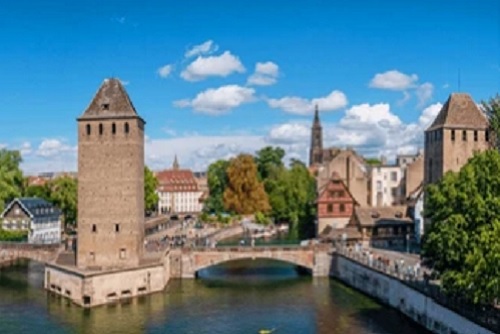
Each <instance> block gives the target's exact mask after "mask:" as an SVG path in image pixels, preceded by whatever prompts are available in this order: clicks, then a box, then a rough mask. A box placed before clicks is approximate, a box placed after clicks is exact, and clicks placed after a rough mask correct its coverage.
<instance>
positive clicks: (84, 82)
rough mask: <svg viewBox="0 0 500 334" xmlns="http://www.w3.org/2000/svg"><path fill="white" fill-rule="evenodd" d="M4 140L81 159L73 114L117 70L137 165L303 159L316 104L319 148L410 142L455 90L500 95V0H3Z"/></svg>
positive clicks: (27, 152)
mask: <svg viewBox="0 0 500 334" xmlns="http://www.w3.org/2000/svg"><path fill="white" fill-rule="evenodd" d="M0 15H1V16H0V46H1V50H2V51H1V52H0V102H1V103H0V115H1V120H2V121H1V122H0V146H6V147H7V148H11V149H21V150H22V153H23V158H24V163H23V169H24V170H25V171H26V172H27V173H37V172H44V171H58V170H76V121H75V119H76V118H77V117H78V116H79V115H80V114H81V113H82V112H83V110H84V109H85V108H86V107H87V105H88V103H89V102H90V100H91V98H92V96H93V94H95V92H96V90H97V89H98V87H99V85H100V84H101V83H102V81H103V80H104V79H105V78H107V77H118V78H120V80H122V82H123V83H124V84H125V87H126V89H127V91H128V93H129V95H130V97H131V98H132V101H133V102H134V105H135V107H136V109H137V111H138V112H139V114H140V115H141V116H142V117H143V118H144V119H145V120H146V121H147V127H146V133H147V141H146V162H147V163H148V164H149V165H150V166H151V167H153V168H154V169H161V168H165V167H167V166H169V165H170V164H171V162H172V159H173V156H174V154H177V155H178V156H179V159H180V162H181V165H184V166H186V167H191V168H194V169H197V170H201V169H204V168H205V167H206V166H207V164H208V163H210V162H211V161H213V160H215V159H217V158H227V157H230V156H232V155H234V154H237V153H239V152H254V151H255V150H257V149H259V148H260V147H262V146H265V145H280V146H283V147H284V148H286V150H287V152H288V156H287V157H298V158H301V159H303V160H304V161H306V160H307V148H308V145H309V128H310V125H311V120H312V116H311V115H312V111H313V105H314V104H318V105H319V108H320V111H321V119H322V122H323V124H324V137H325V138H324V141H325V144H326V145H327V146H328V145H335V146H340V147H346V146H350V147H354V148H356V149H357V150H359V151H360V152H361V153H362V154H365V155H368V156H378V155H380V154H385V155H388V156H393V155H394V154H396V153H397V152H412V151H416V150H417V149H418V148H419V147H421V144H422V137H423V133H422V131H423V129H425V127H426V126H427V125H428V123H429V122H430V121H432V119H433V117H434V116H435V115H436V113H437V112H438V111H439V108H440V106H441V104H442V103H444V102H445V101H446V99H447V97H448V96H449V94H450V93H452V92H454V91H458V89H459V87H458V76H459V75H458V73H459V69H460V78H461V80H460V82H461V84H460V86H461V87H460V91H463V92H468V93H470V94H471V95H472V96H473V98H474V99H475V100H476V101H477V102H479V101H481V100H484V99H488V98H490V97H492V96H493V95H495V94H496V93H498V92H499V91H500V3H499V2H498V1H495V0H476V1H461V0H458V1H457V0H455V1H451V0H441V1H427V0H424V1H380V2H377V3H375V2H373V1H352V2H344V1H342V2H340V1H338V2H337V1H260V0H254V1H246V2H244V1H212V2H206V1H204V2H200V1H140V2H139V1H132V0H130V1H95V0H90V1H89V0H87V1H80V2H74V1H71V2H68V1H43V4H41V2H39V1H25V0H18V1H15V2H7V1H4V2H3V4H2V11H1V13H0Z"/></svg>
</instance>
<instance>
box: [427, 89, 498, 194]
mask: <svg viewBox="0 0 500 334" xmlns="http://www.w3.org/2000/svg"><path fill="white" fill-rule="evenodd" d="M488 128H489V125H488V119H487V118H486V116H485V115H484V113H483V112H482V111H481V110H479V108H478V107H477V105H476V103H475V102H474V100H472V98H471V97H470V95H469V94H465V93H453V94H451V95H450V97H449V98H448V100H447V101H446V103H445V104H444V106H443V108H442V109H441V111H440V112H439V114H438V115H437V116H436V119H435V120H434V122H433V123H432V124H431V126H430V127H429V128H428V129H427V130H426V131H425V151H424V163H425V165H424V184H429V183H435V182H437V181H439V180H440V179H441V177H442V176H443V175H444V174H445V173H446V172H447V171H450V170H451V171H454V172H457V171H459V170H460V169H461V168H462V166H463V165H465V164H466V163H467V161H468V160H469V159H470V158H471V157H472V156H473V154H474V152H478V151H484V150H487V149H488V148H489V140H490V138H489V132H488Z"/></svg>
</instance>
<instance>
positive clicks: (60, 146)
mask: <svg viewBox="0 0 500 334" xmlns="http://www.w3.org/2000/svg"><path fill="white" fill-rule="evenodd" d="M75 151H76V147H72V146H70V145H68V144H65V143H64V142H63V141H61V140H59V139H44V140H42V142H41V143H40V145H39V146H38V149H37V151H36V155H38V156H41V157H45V158H49V157H53V156H56V155H60V154H61V153H65V152H75Z"/></svg>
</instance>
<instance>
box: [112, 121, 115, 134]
mask: <svg viewBox="0 0 500 334" xmlns="http://www.w3.org/2000/svg"><path fill="white" fill-rule="evenodd" d="M111 133H112V134H116V124H115V123H113V124H111Z"/></svg>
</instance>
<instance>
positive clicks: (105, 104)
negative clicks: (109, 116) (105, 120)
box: [101, 103, 109, 110]
mask: <svg viewBox="0 0 500 334" xmlns="http://www.w3.org/2000/svg"><path fill="white" fill-rule="evenodd" d="M101 109H102V110H109V103H103V104H101Z"/></svg>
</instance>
